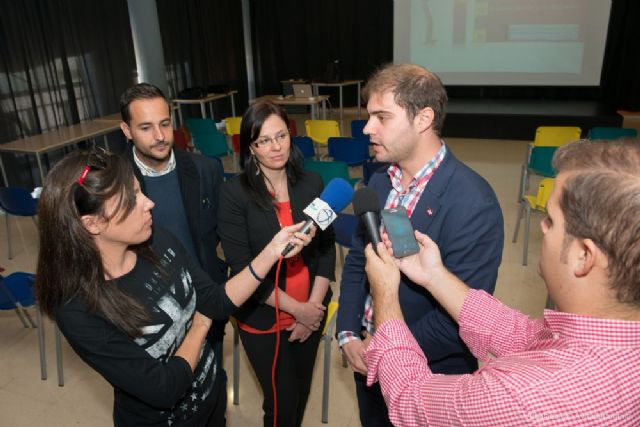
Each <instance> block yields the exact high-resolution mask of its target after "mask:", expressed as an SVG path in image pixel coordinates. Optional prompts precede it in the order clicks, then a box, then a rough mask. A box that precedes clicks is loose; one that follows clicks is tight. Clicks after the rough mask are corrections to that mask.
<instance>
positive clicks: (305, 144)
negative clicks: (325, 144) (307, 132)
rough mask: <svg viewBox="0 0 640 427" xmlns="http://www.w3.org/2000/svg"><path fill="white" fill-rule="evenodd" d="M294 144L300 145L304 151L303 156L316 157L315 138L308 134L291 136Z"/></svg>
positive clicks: (300, 148) (301, 150)
mask: <svg viewBox="0 0 640 427" xmlns="http://www.w3.org/2000/svg"><path fill="white" fill-rule="evenodd" d="M291 139H292V140H293V144H294V145H295V146H296V147H298V149H299V150H300V152H301V153H302V157H304V158H305V159H312V158H314V157H316V150H315V148H314V147H313V140H312V139H311V138H309V137H308V136H294V137H293V138H291Z"/></svg>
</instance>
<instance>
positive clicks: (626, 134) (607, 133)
mask: <svg viewBox="0 0 640 427" xmlns="http://www.w3.org/2000/svg"><path fill="white" fill-rule="evenodd" d="M637 136H638V130H637V129H634V128H616V127H594V128H591V130H590V131H589V136H588V138H589V139H590V140H596V139H604V140H613V139H618V138H635V137H637Z"/></svg>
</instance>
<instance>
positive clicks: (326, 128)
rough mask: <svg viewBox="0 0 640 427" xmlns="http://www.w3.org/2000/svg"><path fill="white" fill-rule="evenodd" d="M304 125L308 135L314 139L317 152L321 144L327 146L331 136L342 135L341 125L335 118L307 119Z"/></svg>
mask: <svg viewBox="0 0 640 427" xmlns="http://www.w3.org/2000/svg"><path fill="white" fill-rule="evenodd" d="M304 127H305V130H306V132H307V136H308V137H309V138H311V139H312V140H313V143H314V144H315V146H316V153H318V152H319V151H318V148H319V147H320V146H325V147H326V146H327V144H328V143H329V138H331V137H334V136H341V135H340V126H339V125H338V122H337V121H335V120H305V121H304Z"/></svg>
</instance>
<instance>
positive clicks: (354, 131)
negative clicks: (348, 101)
mask: <svg viewBox="0 0 640 427" xmlns="http://www.w3.org/2000/svg"><path fill="white" fill-rule="evenodd" d="M366 125H367V121H366V120H351V136H352V137H353V138H366V139H369V135H365V134H364V132H363V130H364V127H365V126H366Z"/></svg>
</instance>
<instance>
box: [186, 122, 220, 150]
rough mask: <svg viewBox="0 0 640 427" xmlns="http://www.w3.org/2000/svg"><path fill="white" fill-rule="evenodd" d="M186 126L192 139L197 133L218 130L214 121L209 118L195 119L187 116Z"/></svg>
mask: <svg viewBox="0 0 640 427" xmlns="http://www.w3.org/2000/svg"><path fill="white" fill-rule="evenodd" d="M187 127H188V128H189V132H191V136H192V137H193V138H194V139H195V136H196V135H198V134H203V133H214V132H218V129H217V128H216V124H215V122H214V121H213V120H211V119H197V118H194V117H189V118H187ZM194 145H195V143H194Z"/></svg>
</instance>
